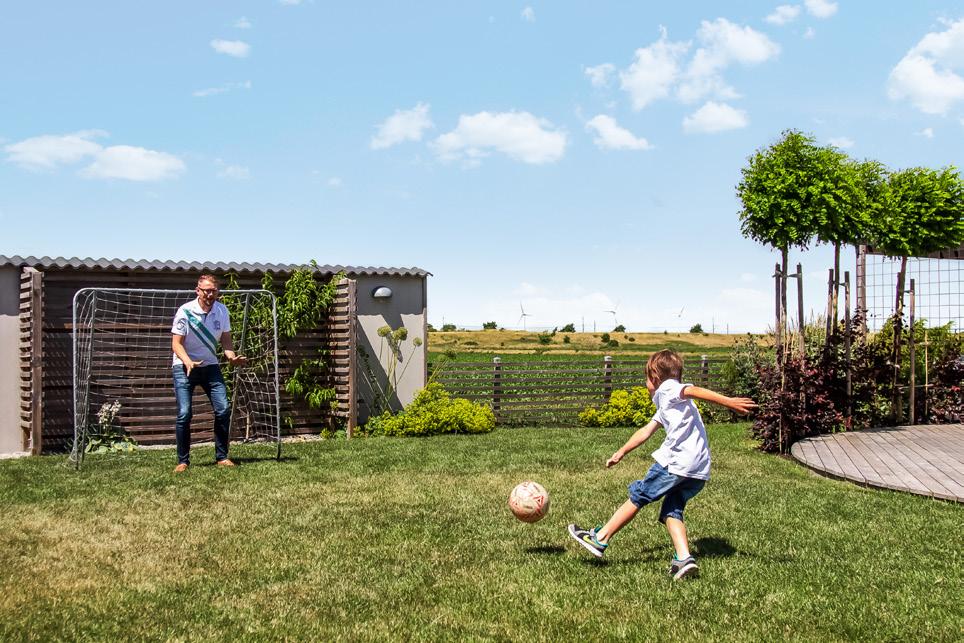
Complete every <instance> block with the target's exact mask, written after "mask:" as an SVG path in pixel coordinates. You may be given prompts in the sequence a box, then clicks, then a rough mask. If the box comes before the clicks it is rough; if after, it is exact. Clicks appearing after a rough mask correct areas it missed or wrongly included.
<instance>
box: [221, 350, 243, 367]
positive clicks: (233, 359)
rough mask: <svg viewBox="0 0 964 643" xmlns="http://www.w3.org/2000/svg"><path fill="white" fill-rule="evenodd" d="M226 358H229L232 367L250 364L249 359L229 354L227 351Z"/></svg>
mask: <svg viewBox="0 0 964 643" xmlns="http://www.w3.org/2000/svg"><path fill="white" fill-rule="evenodd" d="M224 357H225V358H227V360H228V363H229V364H230V365H231V366H238V367H240V366H244V365H245V364H247V363H248V358H247V357H245V356H244V355H235V354H234V353H230V354H229V353H228V352H227V351H225V353H224Z"/></svg>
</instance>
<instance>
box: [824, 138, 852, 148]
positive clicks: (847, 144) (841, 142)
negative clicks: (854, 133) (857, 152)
mask: <svg viewBox="0 0 964 643" xmlns="http://www.w3.org/2000/svg"><path fill="white" fill-rule="evenodd" d="M827 142H828V143H830V144H831V145H833V146H834V147H837V148H840V149H842V150H846V149H848V148H851V147H853V146H854V142H853V140H852V139H850V138H847V137H846V136H834V137H833V138H829V139H827Z"/></svg>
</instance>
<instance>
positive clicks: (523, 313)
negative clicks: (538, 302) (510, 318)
mask: <svg viewBox="0 0 964 643" xmlns="http://www.w3.org/2000/svg"><path fill="white" fill-rule="evenodd" d="M519 310H521V311H522V314H521V315H519V321H520V322H522V330H525V329H526V317H531V316H532V315H530V314H529V313H527V312H526V309H525V308H523V307H522V302H521V301H520V302H519ZM518 324H519V322H516V325H518Z"/></svg>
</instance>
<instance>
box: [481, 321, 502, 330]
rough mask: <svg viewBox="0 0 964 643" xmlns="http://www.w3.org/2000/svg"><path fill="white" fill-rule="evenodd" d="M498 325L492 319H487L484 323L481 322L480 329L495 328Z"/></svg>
mask: <svg viewBox="0 0 964 643" xmlns="http://www.w3.org/2000/svg"><path fill="white" fill-rule="evenodd" d="M498 327H499V325H498V324H497V323H495V322H494V321H487V322H485V323H484V324H482V330H495V329H497V328H498Z"/></svg>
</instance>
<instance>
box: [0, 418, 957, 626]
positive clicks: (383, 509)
mask: <svg viewBox="0 0 964 643" xmlns="http://www.w3.org/2000/svg"><path fill="white" fill-rule="evenodd" d="M628 434H629V431H628V430H609V429H607V430H587V429H583V430H562V429H518V430H507V429H500V430H497V431H496V432H495V433H492V434H489V435H482V436H474V437H465V436H444V437H439V438H430V439H394V440H393V439H367V440H366V439H356V440H352V441H344V440H332V441H316V442H307V443H298V444H290V445H286V446H285V457H284V460H283V461H282V462H280V463H279V462H276V461H274V460H272V459H270V458H265V457H264V456H266V455H267V452H269V451H270V448H265V447H260V448H259V447H236V448H235V449H234V450H233V455H234V456H235V457H237V459H238V460H239V463H240V466H239V467H237V468H236V469H234V470H222V469H216V468H215V467H213V466H211V465H210V464H209V461H210V459H211V457H212V452H211V449H210V448H197V449H195V452H194V460H195V466H194V467H192V469H191V470H190V471H189V472H188V473H187V474H185V475H182V476H178V477H175V476H174V475H172V474H171V468H172V466H173V464H174V455H173V452H172V451H169V450H163V451H142V452H138V453H136V454H133V455H130V456H119V457H100V458H95V457H91V458H89V459H88V460H87V462H86V463H85V467H84V469H83V470H82V471H81V472H80V473H75V472H74V471H72V470H71V469H69V468H67V467H66V466H65V465H64V461H63V458H56V457H38V458H28V459H22V460H14V461H2V462H0V503H2V507H3V511H2V512H0V538H2V542H3V546H2V548H0V570H3V571H2V573H0V640H4V641H17V640H63V639H71V640H116V639H124V640H147V639H151V640H180V641H183V640H202V639H215V638H224V639H226V640H232V639H240V638H246V639H253V640H278V639H297V640H333V639H348V640H398V639H407V640H464V639H471V640H519V641H522V640H553V641H554V640H561V639H566V640H572V639H586V640H601V639H606V640H614V639H616V640H618V639H630V640H654V639H672V640H687V641H692V640H723V639H725V640H746V641H758V640H774V639H777V638H780V639H791V640H875V641H879V640H901V641H903V640H948V641H950V640H961V638H962V636H964V630H962V625H964V614H962V611H961V600H960V599H961V596H962V594H964V586H962V560H961V556H962V551H964V547H962V544H964V543H962V540H961V538H962V537H961V524H962V518H964V513H962V508H961V507H960V506H957V505H952V504H948V503H945V502H941V501H934V500H928V499H923V498H919V497H915V496H910V495H903V494H899V493H894V492H885V491H871V490H866V489H862V488H858V487H856V486H853V485H850V484H847V483H843V482H836V481H831V480H827V479H823V478H819V477H817V476H815V475H812V474H811V473H809V472H807V471H806V470H805V469H803V468H802V467H801V466H799V465H797V464H795V463H794V462H792V461H788V460H785V459H781V458H777V457H773V456H767V455H764V454H762V453H760V452H758V451H756V450H755V449H754V448H753V445H752V444H751V443H749V442H748V441H747V440H746V438H745V437H744V436H745V425H740V426H733V425H730V426H714V427H711V428H710V437H711V442H712V444H713V447H714V474H713V475H714V477H713V480H712V481H711V482H710V484H709V485H707V487H706V489H705V490H704V491H703V493H702V494H700V495H699V496H698V497H697V498H696V499H695V500H694V501H693V502H692V503H691V505H690V507H689V508H688V511H687V520H688V523H689V526H690V531H691V537H692V539H693V541H694V550H695V553H696V554H697V556H698V557H699V560H700V563H701V566H702V576H701V577H700V578H699V579H697V580H694V581H690V582H682V583H675V584H674V583H673V582H672V581H671V580H670V579H669V578H668V577H667V575H666V567H667V564H668V560H669V556H670V553H671V552H670V548H669V545H668V539H667V537H666V534H665V532H664V531H663V530H662V528H661V527H660V526H659V525H657V524H656V523H655V511H656V510H655V508H654V509H647V510H644V511H643V512H641V514H640V516H639V517H638V518H637V520H636V522H635V523H633V524H632V525H630V526H629V527H628V528H627V529H626V530H625V531H624V532H623V533H621V534H620V535H619V536H618V537H617V538H616V539H614V541H613V545H612V546H611V548H610V551H609V552H608V553H607V558H606V560H604V561H597V560H596V559H594V558H592V557H590V556H589V555H588V554H587V553H586V552H584V551H582V549H581V548H579V546H578V545H577V544H576V543H574V542H571V541H570V540H569V539H568V537H567V536H566V534H565V525H566V523H568V522H570V521H573V520H575V521H580V522H584V523H588V524H592V523H594V522H597V521H602V520H603V519H604V518H606V517H608V515H609V513H610V512H611V511H612V510H613V509H614V508H615V507H616V506H617V505H618V504H619V503H621V502H622V501H623V500H624V498H625V485H626V484H627V483H628V482H630V481H631V480H633V479H634V477H637V476H640V475H641V473H642V472H643V471H644V470H645V469H646V467H648V464H649V459H648V457H647V453H648V451H649V449H646V448H645V447H644V449H641V450H640V451H643V453H635V454H633V455H631V456H630V457H629V458H627V459H626V460H624V462H623V463H622V464H620V465H619V466H618V467H616V468H615V469H611V470H606V469H605V468H604V467H603V466H602V464H603V462H604V460H605V458H606V457H608V456H609V455H610V454H611V453H612V451H613V450H614V449H616V448H617V447H618V446H619V445H621V444H622V442H623V440H624V439H625V438H626V437H627V435H628ZM647 446H649V445H647ZM524 479H535V480H537V481H539V482H541V483H542V484H544V485H545V486H546V487H547V488H548V489H549V491H550V494H551V496H552V509H551V511H550V514H549V515H548V516H547V517H546V519H544V520H543V521H542V522H540V523H538V524H536V525H525V524H522V523H520V522H517V521H515V520H514V519H513V518H512V517H511V515H510V514H509V513H508V510H507V508H506V505H505V499H506V496H507V494H508V492H509V490H510V489H511V487H512V486H513V485H514V484H516V483H517V482H519V481H521V480H524Z"/></svg>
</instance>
